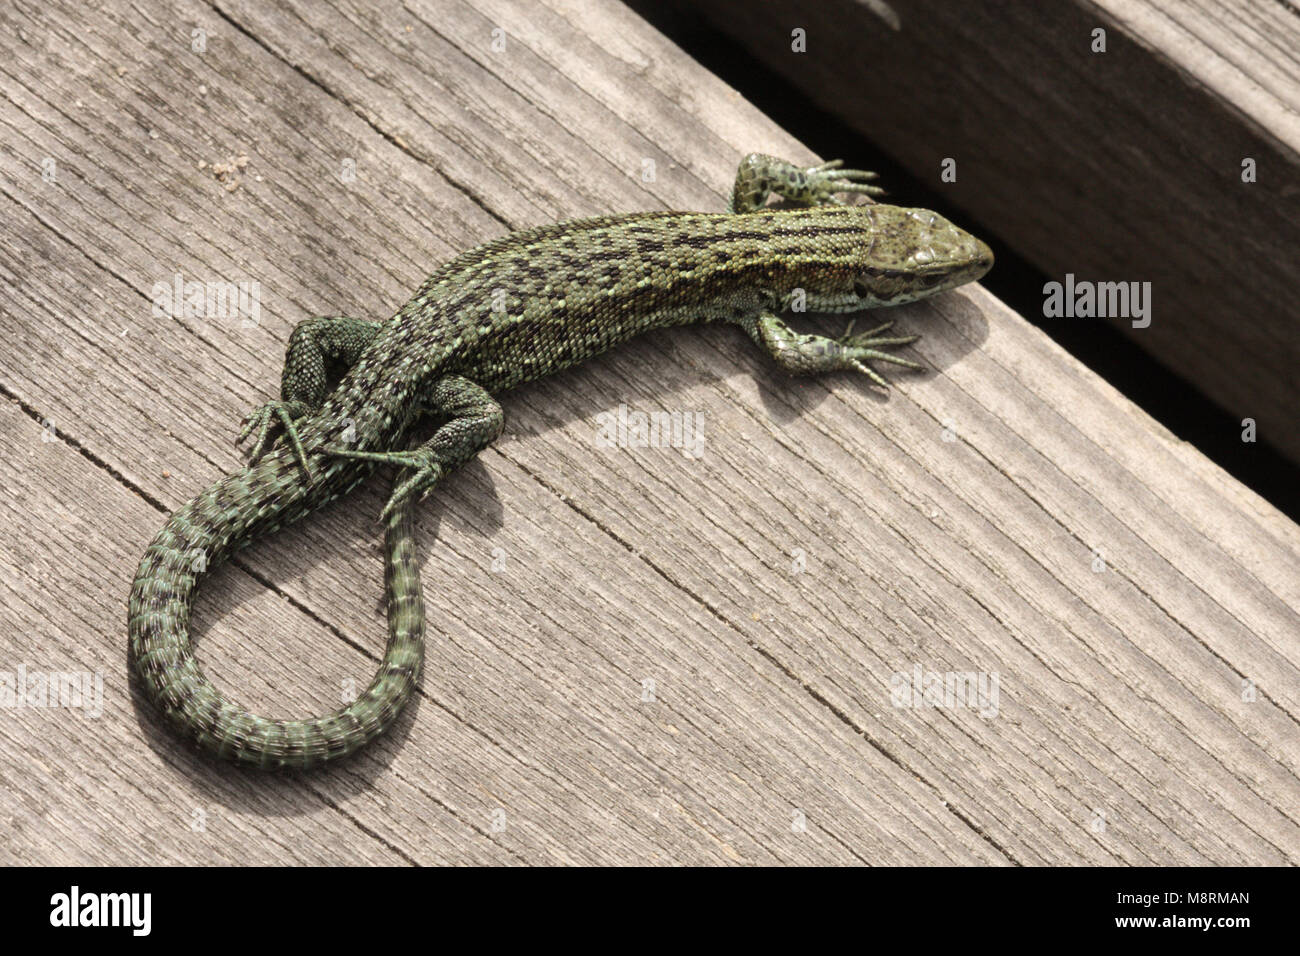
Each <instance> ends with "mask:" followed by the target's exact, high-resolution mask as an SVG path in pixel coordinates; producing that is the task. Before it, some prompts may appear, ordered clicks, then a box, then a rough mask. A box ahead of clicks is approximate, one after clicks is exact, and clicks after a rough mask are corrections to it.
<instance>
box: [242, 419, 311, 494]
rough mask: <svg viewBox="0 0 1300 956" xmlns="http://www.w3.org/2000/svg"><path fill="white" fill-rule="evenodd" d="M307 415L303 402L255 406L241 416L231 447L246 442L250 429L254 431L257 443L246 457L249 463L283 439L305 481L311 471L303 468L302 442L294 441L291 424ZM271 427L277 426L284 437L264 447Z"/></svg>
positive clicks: (294, 436)
mask: <svg viewBox="0 0 1300 956" xmlns="http://www.w3.org/2000/svg"><path fill="white" fill-rule="evenodd" d="M310 411H311V408H310V407H309V406H308V405H307V403H306V402H267V403H266V404H264V405H259V406H258V407H257V408H255V409H253V410H252V411H251V412H249V413H248V414H247V415H246V416H244V427H243V428H241V429H240V431H239V437H238V438H236V439H235V444H239V443H240V442H242V441H243V440H244V439H245V438H247V437H248V436H249V435H250V434H251V433H252V432H253V430H254V429H256V430H257V440H256V442H254V444H253V450H252V451H251V452H250V453H249V456H248V460H249V462H256V461H257V460H258V459H259V458H261V457H262V453H263V452H264V451H266V450H267V449H268V448H274V447H275V446H276V445H277V444H279V443H280V441H281V440H283V439H284V438H285V437H286V436H287V437H288V439H289V444H291V445H292V446H293V453H294V455H295V456H296V457H297V459H298V463H299V464H300V465H302V470H303V473H304V474H306V475H307V476H308V477H310V476H311V471H310V469H308V467H307V453H306V452H305V451H304V450H303V447H302V441H301V440H300V439H299V438H298V427H297V426H296V425H295V424H294V421H295V420H296V419H299V418H302V416H304V415H306V414H307V413H309V412H310ZM275 425H280V426H281V427H282V428H283V429H284V434H283V435H280V436H278V437H277V438H276V439H275V441H273V442H271V444H270V445H267V441H266V440H267V438H268V437H269V435H270V433H271V429H272V428H273V427H274V426H275Z"/></svg>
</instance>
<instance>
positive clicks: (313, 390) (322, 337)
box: [235, 315, 382, 476]
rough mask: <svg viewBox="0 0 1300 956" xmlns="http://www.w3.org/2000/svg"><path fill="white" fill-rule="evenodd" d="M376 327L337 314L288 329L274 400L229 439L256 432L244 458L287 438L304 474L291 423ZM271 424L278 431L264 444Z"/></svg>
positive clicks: (316, 402)
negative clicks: (282, 364)
mask: <svg viewBox="0 0 1300 956" xmlns="http://www.w3.org/2000/svg"><path fill="white" fill-rule="evenodd" d="M381 328H382V323H379V322H371V321H368V320H366V319H353V318H349V317H348V316H342V315H340V316H318V317H317V318H313V319H306V320H305V321H302V322H299V323H298V324H297V325H296V326H295V327H294V330H293V333H292V334H291V335H290V336H289V347H288V349H287V350H286V352H285V356H284V371H283V372H282V373H281V375H280V399H279V400H278V401H272V402H266V403H264V404H262V405H259V406H257V407H256V408H254V409H253V410H252V411H250V412H249V413H248V414H247V415H246V416H244V421H243V426H244V427H243V428H242V429H241V430H240V432H239V437H238V438H237V439H235V441H236V443H239V442H242V441H243V440H244V439H245V438H247V437H248V436H249V435H252V434H255V435H256V438H255V439H254V442H253V447H252V451H251V452H250V454H249V461H251V462H256V461H257V460H258V459H259V458H260V457H261V456H262V453H263V452H264V451H265V450H266V449H267V448H268V447H272V448H273V447H275V445H277V444H279V442H280V441H282V440H287V441H288V443H289V444H290V445H291V446H292V448H293V450H294V455H295V456H296V457H297V459H298V462H299V464H300V465H301V466H302V470H303V472H304V473H305V474H307V475H309V476H310V472H309V471H308V469H307V455H306V452H305V451H304V450H303V447H302V441H301V440H300V439H299V438H298V429H297V426H296V425H295V422H297V420H298V419H299V418H302V417H303V416H305V415H310V414H311V413H312V412H314V411H316V409H318V408H320V406H321V403H322V402H324V401H325V396H326V395H327V394H329V390H330V387H331V385H332V384H333V380H334V379H336V378H337V377H338V376H337V373H338V371H339V369H340V368H343V369H347V368H351V367H352V365H354V364H355V363H356V361H357V359H358V358H360V357H361V353H362V352H364V351H365V350H366V346H368V345H369V344H370V343H371V342H372V341H373V340H374V338H375V336H376V335H378V334H379V330H380V329H381ZM331 373H335V374H333V375H332V374H331ZM276 426H279V428H280V429H281V434H280V435H279V436H277V437H276V439H275V440H274V441H272V442H271V443H270V445H269V446H268V444H267V439H268V438H270V436H271V430H272V429H273V428H275V427H276Z"/></svg>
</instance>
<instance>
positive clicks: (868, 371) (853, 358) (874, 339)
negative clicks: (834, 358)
mask: <svg viewBox="0 0 1300 956" xmlns="http://www.w3.org/2000/svg"><path fill="white" fill-rule="evenodd" d="M853 322H854V320H852V319H850V320H849V325H848V328H846V329H845V330H844V335H843V336H841V337H840V338H839V340H838V341H837V343H836V344H838V345H839V346H840V348H842V349H843V350H844V362H845V364H846V365H847V366H848V367H849V368H851V369H854V370H856V371H858V372H861V373H862V374H864V375H866V376H867V378H869V379H871V380H872V381H873V382H875V383H876V384H877V385H879V386H880V387H881V388H889V383H888V382H887V381H885V379H884V378H883V377H881V375H880V374H879V373H877V372H876V371H875V370H874V369H873V368H871V367H870V366H869V365H867V364H866V360H867V359H873V360H875V361H877V362H891V363H893V364H894V365H902V366H903V367H905V368H914V369H924V368H925V366H924V365H920V364H918V363H916V362H912V361H910V360H908V359H905V358H899V357H898V356H897V355H891V354H890V353H889V352H881V351H880V350H879V347H884V346H895V345H911V344H912V343H913V342H915V341H916V340H917V339H919V338H920V336H919V335H898V336H892V337H888V338H884V337H880V336H879V335H878V334H877V333H880V332H886V331H888V330H889V329H890V328H892V327H893V325H894V323H893V322H886V323H885V324H884V325H878V326H876V327H875V328H874V329H870V330H869V331H866V332H859V333H858V334H857V335H854V334H853Z"/></svg>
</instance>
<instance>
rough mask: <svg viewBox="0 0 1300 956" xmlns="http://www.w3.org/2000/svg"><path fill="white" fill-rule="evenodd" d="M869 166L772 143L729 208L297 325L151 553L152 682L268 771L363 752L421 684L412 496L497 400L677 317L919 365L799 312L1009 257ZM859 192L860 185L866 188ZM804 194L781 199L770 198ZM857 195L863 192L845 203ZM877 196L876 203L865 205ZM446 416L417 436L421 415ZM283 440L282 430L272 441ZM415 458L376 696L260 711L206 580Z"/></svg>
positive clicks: (783, 347)
mask: <svg viewBox="0 0 1300 956" xmlns="http://www.w3.org/2000/svg"><path fill="white" fill-rule="evenodd" d="M875 178H876V175H875V174H874V173H872V172H869V171H866V170H857V169H845V168H843V163H842V162H841V161H839V160H833V161H831V162H826V163H822V164H819V165H815V166H806V167H805V166H799V165H797V164H795V163H791V162H787V161H785V160H782V159H779V158H776V157H773V156H767V155H764V154H759V153H751V154H750V155H748V156H746V157H745V158H744V159H743V160H742V162H741V163H740V167H739V169H738V171H737V174H736V178H735V183H734V186H733V188H732V193H731V199H730V202H729V203H728V206H727V211H726V212H720V213H708V212H665V211H655V212H639V213H630V214H624V215H609V216H599V217H594V218H584V219H572V220H567V221H563V222H559V223H555V224H552V225H545V226H541V227H538V228H531V229H527V230H522V231H517V232H512V233H509V234H507V235H505V236H503V237H501V238H498V239H494V240H491V241H489V242H487V243H484V244H483V245H480V246H478V247H476V248H474V249H471V250H469V251H467V252H465V253H462V254H461V255H459V256H457V257H455V258H454V259H453V260H452V261H451V262H449V263H448V264H446V265H445V266H443V267H442V268H441V269H439V270H438V271H437V272H435V273H434V274H433V275H431V276H430V277H429V278H428V279H427V280H426V281H425V282H424V284H423V285H421V286H420V288H419V289H418V290H417V291H416V292H415V294H414V295H413V296H412V298H411V299H410V300H409V301H408V302H407V303H406V304H405V305H403V306H402V307H401V308H400V309H398V311H397V312H396V314H394V315H393V316H392V317H391V318H390V319H388V320H387V321H381V322H376V321H368V320H364V319H357V318H351V317H347V316H319V317H315V318H310V319H307V320H305V321H303V322H301V323H299V324H298V325H297V326H296V327H295V328H294V330H293V332H292V333H291V334H290V337H289V342H288V348H287V350H286V356H285V363H284V368H283V372H282V376H281V389H280V399H279V400H276V401H270V402H266V403H264V404H262V405H260V406H258V407H256V408H254V409H253V411H251V412H250V413H249V414H248V416H246V418H245V420H244V423H243V425H244V427H243V430H242V431H241V432H240V435H239V438H238V439H237V440H238V441H240V442H243V441H245V440H246V439H247V438H250V437H252V438H253V443H252V445H251V448H250V453H249V463H248V465H247V467H245V468H244V469H243V470H241V471H239V472H237V473H234V474H230V475H227V476H226V477H223V478H221V479H220V480H218V481H217V482H216V483H214V484H213V485H211V486H210V487H208V488H207V489H206V490H204V491H202V492H201V493H199V494H198V495H197V496H195V497H194V498H193V499H192V500H190V501H189V502H188V503H186V504H185V505H183V506H181V507H180V508H179V509H177V510H176V511H175V512H174V513H173V514H172V515H171V516H170V518H169V519H168V520H167V521H166V523H165V524H164V526H163V528H162V529H161V531H159V533H158V535H157V536H156V537H155V538H154V540H153V542H152V543H151V544H150V545H149V546H148V548H147V550H146V551H145V553H144V556H143V557H142V559H141V561H140V565H139V569H138V571H137V573H136V577H135V580H134V584H133V586H132V590H131V596H130V600H129V609H128V634H129V661H130V666H131V669H132V670H133V671H134V673H135V675H136V676H137V678H138V679H139V682H140V684H141V686H142V688H143V691H144V695H145V696H146V697H147V698H148V699H149V700H150V701H152V703H153V704H155V705H156V706H157V707H158V709H159V710H161V712H162V713H163V715H165V717H166V719H167V721H168V722H169V723H170V724H171V725H173V726H174V727H175V729H176V730H177V731H179V733H180V734H181V735H182V736H183V737H185V738H187V739H189V740H190V741H192V742H193V743H194V744H196V745H197V746H198V748H199V749H200V750H202V751H205V752H207V753H209V754H212V755H215V756H217V757H221V758H227V759H230V760H233V761H235V762H237V763H239V764H243V765H247V766H252V767H258V768H263V769H269V770H279V769H306V768H309V767H315V766H319V765H321V764H325V763H327V762H330V761H333V760H336V759H338V758H341V757H344V756H347V755H348V754H351V753H353V752H355V751H357V750H359V749H360V748H361V747H362V746H364V745H365V744H366V743H367V742H369V741H371V740H373V739H374V738H375V737H377V736H379V735H380V734H381V733H383V731H384V730H385V729H386V728H387V727H389V726H390V725H391V724H392V722H393V721H394V719H395V718H396V717H397V714H398V713H399V712H400V710H401V709H402V707H403V705H404V704H405V703H406V701H407V700H408V699H409V697H410V696H411V694H412V693H413V691H414V688H415V686H416V684H417V682H418V680H419V676H420V670H421V666H422V663H423V656H424V608H423V603H422V597H421V590H420V578H419V573H418V568H417V565H416V558H415V547H414V543H413V508H414V506H415V504H416V502H418V501H419V500H420V499H422V498H423V497H424V496H425V495H427V494H428V492H429V491H430V490H431V489H432V488H433V487H435V486H436V485H437V484H438V482H439V481H440V480H441V479H442V478H443V477H444V476H445V475H446V474H448V473H449V472H450V471H452V470H453V469H454V468H456V467H457V466H459V465H461V464H463V463H464V462H465V461H467V460H469V459H470V458H472V457H473V456H474V455H476V454H477V453H478V452H479V451H481V450H483V449H484V448H486V447H487V446H488V445H489V444H490V443H491V442H492V441H493V440H494V439H495V438H497V436H498V435H500V433H501V432H502V429H503V426H504V412H503V410H502V407H501V405H500V404H499V402H498V401H497V396H499V395H500V394H502V393H503V392H506V391H508V390H510V389H512V388H515V387H516V386H519V385H521V384H523V383H525V382H529V381H532V380H534V379H537V378H539V377H542V376H546V375H551V374H553V373H555V372H558V371H560V370H562V369H565V368H568V367H570V366H572V365H575V364H577V363H579V362H582V361H584V360H586V359H588V358H591V357H592V356H595V355H598V354H601V353H603V352H605V351H607V350H609V349H610V348H612V347H614V346H615V345H616V344H618V343H620V342H622V341H624V340H626V339H629V338H631V337H632V336H634V335H637V334H638V333H641V332H644V331H647V330H650V329H656V328H662V327H668V326H677V325H686V324H691V323H702V322H724V323H730V324H733V325H737V326H739V327H740V328H741V329H743V330H744V332H745V333H746V334H747V335H748V336H749V338H750V339H752V340H753V341H754V343H756V344H757V345H758V346H759V347H760V348H761V349H762V350H763V351H764V352H766V353H767V354H768V355H769V356H770V357H771V358H772V359H773V360H774V361H775V362H776V364H777V365H778V366H780V367H781V368H783V369H785V370H786V371H788V372H791V373H795V374H805V375H807V374H818V373H827V372H835V371H840V370H850V371H854V372H857V373H861V374H864V375H866V376H867V377H868V378H869V379H870V380H871V381H872V382H874V383H875V384H876V385H879V386H881V387H885V388H887V387H888V385H887V382H886V380H885V379H884V378H883V377H882V376H881V375H880V374H879V373H877V372H876V371H875V370H874V369H873V368H872V367H871V366H870V365H868V364H867V363H868V362H877V361H879V362H887V363H892V364H894V365H898V366H904V367H908V368H921V366H920V365H919V364H917V363H916V362H913V361H911V360H909V359H905V358H902V357H900V356H899V355H897V354H894V353H892V352H889V351H883V350H884V349H889V348H894V347H897V346H905V345H909V344H911V343H913V342H915V341H916V340H917V339H918V338H919V336H916V335H908V336H897V335H894V336H890V335H886V334H883V333H887V332H888V331H889V330H890V328H891V326H892V323H885V324H883V325H880V326H878V327H877V328H873V329H871V330H870V331H867V332H861V333H857V334H853V331H852V329H853V323H852V321H850V323H849V328H848V329H846V331H845V332H844V334H843V335H842V336H840V337H838V338H830V337H827V336H821V335H812V334H800V333H798V332H796V331H794V330H793V329H791V328H790V327H789V325H787V324H786V322H785V321H784V320H783V319H782V318H781V314H782V312H783V311H785V310H786V309H787V307H788V306H789V305H790V304H791V302H792V301H794V299H795V297H796V296H797V295H802V297H803V300H804V304H805V305H806V308H807V309H808V310H809V311H813V312H821V313H854V312H858V311H862V310H866V309H872V308H877V307H883V306H891V305H897V304H900V303H904V302H911V301H914V300H917V299H920V298H923V297H926V296H931V295H935V294H937V293H940V292H944V291H947V290H949V289H953V288H955V287H957V286H960V285H962V284H964V283H967V282H972V281H975V280H977V279H979V278H980V277H981V276H983V275H984V274H985V273H986V272H987V271H988V270H989V268H991V266H992V264H993V253H992V251H991V250H990V249H989V247H988V246H987V245H986V244H985V243H984V242H982V241H981V240H979V239H977V238H975V237H974V236H973V235H971V234H970V233H968V232H966V231H964V230H963V229H961V228H959V227H958V226H956V225H954V224H953V223H951V222H950V221H948V220H947V219H945V218H944V217H942V216H940V215H939V214H937V213H934V212H930V211H928V210H924V209H916V208H907V207H902V206H892V205H887V204H884V203H881V202H877V201H876V197H878V196H881V195H883V194H884V190H883V189H881V188H880V187H879V186H877V185H874V184H873V183H872V182H871V180H873V179H875ZM855 194H856V196H855ZM773 195H775V196H777V197H779V198H781V199H784V200H786V203H785V204H783V206H780V207H778V206H773V205H771V204H769V202H768V200H769V198H770V197H771V196H773ZM846 197H847V198H846ZM854 199H856V200H857V201H856V202H855V201H851V200H854ZM420 424H425V425H429V426H436V427H433V428H432V437H430V438H428V439H427V440H426V441H424V442H422V443H420V444H418V445H415V446H414V447H411V446H412V444H413V432H414V430H415V428H416V426H417V425H420ZM272 435H274V438H273V439H272V437H271V436H272ZM385 465H389V466H397V468H398V471H397V472H396V477H395V478H394V479H393V488H392V492H391V494H390V496H389V498H388V501H387V503H386V504H385V505H384V508H383V511H382V512H381V515H380V517H381V521H382V522H383V523H384V527H385V579H386V594H387V601H388V621H389V635H388V643H387V645H386V647H385V650H384V654H383V657H382V659H381V661H380V665H379V668H378V670H377V672H376V674H375V676H374V678H373V680H372V682H371V683H370V685H369V686H368V687H367V688H366V690H365V691H363V692H362V693H361V694H360V695H359V696H357V697H356V699H355V700H353V701H351V702H350V703H347V704H346V705H344V706H342V707H340V708H338V709H337V710H335V711H333V712H332V713H329V714H327V715H325V716H321V717H316V718H311V719H305V720H280V719H270V718H265V717H260V716H256V715H254V714H251V713H248V712H247V711H246V710H245V709H244V708H242V707H241V706H239V705H238V704H237V703H235V702H233V701H232V700H230V699H228V698H227V697H226V696H225V695H223V694H222V693H221V692H220V691H219V690H218V689H217V688H216V687H215V685H213V683H212V682H211V681H210V680H209V679H208V678H207V677H206V676H205V675H204V673H203V671H202V670H201V668H200V667H199V664H198V661H197V659H196V657H195V654H194V650H193V647H192V644H191V642H190V638H189V632H188V627H189V617H190V608H191V604H192V601H193V597H194V593H195V590H196V587H197V585H198V582H199V581H200V580H201V579H202V578H203V577H204V576H205V575H206V574H208V573H210V572H211V571H212V570H213V569H214V568H215V567H217V566H218V565H219V564H220V563H222V562H223V561H224V560H226V559H228V558H229V557H230V555H231V554H233V553H234V552H235V551H237V550H238V549H240V548H242V547H244V546H245V545H248V544H250V543H251V542H253V541H255V540H257V539H260V538H261V537H263V536H265V535H268V534H270V533H272V532H273V531H275V530H276V529H278V528H280V527H282V526H284V525H287V524H289V523H290V522H293V521H296V520H298V519H300V518H302V517H303V516H304V515H307V514H309V513H311V512H313V511H315V510H316V509H318V508H320V507H322V506H323V505H325V504H326V503H327V502H330V501H332V500H334V499H336V498H338V497H340V496H342V495H345V494H347V493H348V492H349V491H351V490H352V489H354V488H355V487H356V486H357V485H358V484H359V483H360V482H362V481H363V480H364V479H365V478H367V477H368V476H369V475H370V474H371V473H372V472H374V471H375V470H376V469H378V468H380V467H382V466H385Z"/></svg>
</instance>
